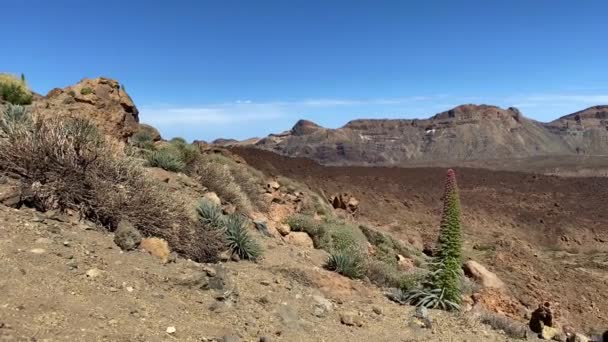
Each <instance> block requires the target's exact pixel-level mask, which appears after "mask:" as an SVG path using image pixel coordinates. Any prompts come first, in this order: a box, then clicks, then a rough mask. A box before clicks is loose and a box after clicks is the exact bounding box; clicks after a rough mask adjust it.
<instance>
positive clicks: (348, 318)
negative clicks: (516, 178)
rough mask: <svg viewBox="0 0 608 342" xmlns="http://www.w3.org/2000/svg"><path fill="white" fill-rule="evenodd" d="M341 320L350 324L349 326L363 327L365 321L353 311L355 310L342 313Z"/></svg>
mask: <svg viewBox="0 0 608 342" xmlns="http://www.w3.org/2000/svg"><path fill="white" fill-rule="evenodd" d="M340 322H341V323H342V324H344V325H348V326H354V325H356V326H358V327H361V326H363V323H362V322H361V320H360V318H359V317H358V316H357V314H355V313H353V312H344V313H341V314H340Z"/></svg>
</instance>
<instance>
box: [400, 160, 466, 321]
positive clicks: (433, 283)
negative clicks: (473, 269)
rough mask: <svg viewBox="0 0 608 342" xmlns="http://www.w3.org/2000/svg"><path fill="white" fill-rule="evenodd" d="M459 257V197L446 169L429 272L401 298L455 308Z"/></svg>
mask: <svg viewBox="0 0 608 342" xmlns="http://www.w3.org/2000/svg"><path fill="white" fill-rule="evenodd" d="M461 257H462V232H461V228H460V199H459V195H458V185H457V184H456V174H455V173H454V171H453V170H451V169H450V170H448V172H447V176H446V184H445V193H444V197H443V215H442V218H441V227H440V232H439V241H438V250H437V252H436V255H435V256H434V260H433V262H432V263H431V272H430V273H429V275H428V277H427V279H426V280H425V281H424V282H423V283H422V286H421V287H419V288H414V289H410V290H408V291H407V292H405V293H404V300H405V301H407V302H410V303H411V304H413V305H417V306H424V307H430V308H437V307H439V308H442V309H446V310H457V309H459V304H460V302H461V300H462V294H461V286H462V284H461V282H462V269H461V265H462V261H461Z"/></svg>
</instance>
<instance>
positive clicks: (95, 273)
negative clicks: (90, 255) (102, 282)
mask: <svg viewBox="0 0 608 342" xmlns="http://www.w3.org/2000/svg"><path fill="white" fill-rule="evenodd" d="M86 275H87V277H89V278H97V277H99V276H100V275H101V271H100V270H98V269H97V268H91V269H90V270H88V271H87V273H86Z"/></svg>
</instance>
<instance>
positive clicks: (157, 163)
mask: <svg viewBox="0 0 608 342" xmlns="http://www.w3.org/2000/svg"><path fill="white" fill-rule="evenodd" d="M148 166H151V167H160V168H161V169H164V170H167V171H171V172H181V171H183V170H184V168H185V167H186V164H184V162H183V161H182V160H181V159H180V156H179V155H177V154H176V153H175V152H174V151H173V150H171V149H168V148H163V149H160V150H158V151H154V152H152V153H151V154H150V155H149V156H148Z"/></svg>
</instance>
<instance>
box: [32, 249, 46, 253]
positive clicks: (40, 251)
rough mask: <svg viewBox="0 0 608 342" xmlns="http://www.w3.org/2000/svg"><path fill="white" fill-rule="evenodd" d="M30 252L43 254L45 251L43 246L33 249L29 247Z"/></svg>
mask: <svg viewBox="0 0 608 342" xmlns="http://www.w3.org/2000/svg"><path fill="white" fill-rule="evenodd" d="M30 253H34V254H44V253H46V249H44V248H34V249H30Z"/></svg>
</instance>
